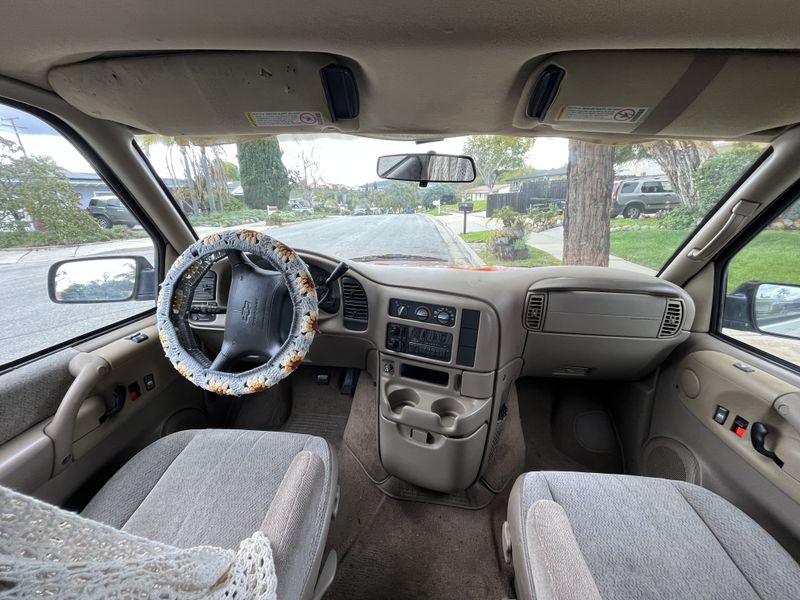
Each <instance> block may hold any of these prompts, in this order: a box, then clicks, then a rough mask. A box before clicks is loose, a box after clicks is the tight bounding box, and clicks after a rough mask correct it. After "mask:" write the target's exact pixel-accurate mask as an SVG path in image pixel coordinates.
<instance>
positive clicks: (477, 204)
mask: <svg viewBox="0 0 800 600" xmlns="http://www.w3.org/2000/svg"><path fill="white" fill-rule="evenodd" d="M485 210H486V200H475V201H474V202H472V212H481V211H485Z"/></svg>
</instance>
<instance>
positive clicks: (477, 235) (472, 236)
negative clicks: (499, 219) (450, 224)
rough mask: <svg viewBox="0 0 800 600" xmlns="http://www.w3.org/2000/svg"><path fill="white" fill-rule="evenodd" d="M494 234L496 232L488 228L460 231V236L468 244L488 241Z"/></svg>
mask: <svg viewBox="0 0 800 600" xmlns="http://www.w3.org/2000/svg"><path fill="white" fill-rule="evenodd" d="M493 234H494V232H493V231H492V230H490V229H487V230H486V231H468V232H467V233H459V234H458V237H460V238H461V239H462V240H464V241H465V242H467V243H468V244H474V243H476V242H488V241H489V240H490V239H491V237H492V235H493Z"/></svg>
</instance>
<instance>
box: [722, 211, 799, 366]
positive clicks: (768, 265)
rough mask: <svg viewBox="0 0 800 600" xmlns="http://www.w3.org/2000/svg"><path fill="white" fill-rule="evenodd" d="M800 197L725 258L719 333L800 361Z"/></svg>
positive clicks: (759, 349) (793, 362)
mask: <svg viewBox="0 0 800 600" xmlns="http://www.w3.org/2000/svg"><path fill="white" fill-rule="evenodd" d="M798 252H800V200H796V201H795V202H794V203H793V204H792V205H791V206H789V208H787V209H786V210H785V211H783V212H782V213H781V214H780V215H779V216H778V217H777V218H776V219H774V220H773V221H772V222H770V224H769V225H767V226H766V227H765V228H764V230H762V231H761V232H760V233H759V234H758V235H756V237H754V238H753V239H752V240H750V242H748V243H747V245H746V246H744V247H743V248H742V249H741V250H739V252H738V253H737V254H736V255H735V256H734V257H733V259H731V261H730V262H729V263H728V267H727V272H726V276H727V277H726V279H727V284H726V285H727V288H726V290H725V298H724V301H723V310H722V311H721V333H722V334H723V335H724V336H726V337H728V338H732V339H733V340H736V341H737V342H738V343H739V344H740V345H745V346H749V347H750V348H753V349H755V350H757V351H760V352H761V353H766V354H769V355H771V356H773V357H775V358H778V359H780V360H782V361H784V362H787V363H791V364H792V365H794V366H795V367H800V258H798Z"/></svg>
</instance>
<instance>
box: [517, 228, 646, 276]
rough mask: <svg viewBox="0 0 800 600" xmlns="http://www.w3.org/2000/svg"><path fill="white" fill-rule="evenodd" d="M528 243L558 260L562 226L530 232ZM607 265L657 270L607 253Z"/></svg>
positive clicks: (560, 250)
mask: <svg viewBox="0 0 800 600" xmlns="http://www.w3.org/2000/svg"><path fill="white" fill-rule="evenodd" d="M527 242H528V245H529V246H533V247H534V248H538V249H539V250H542V251H544V252H547V253H548V254H550V255H551V256H554V257H555V258H557V259H558V260H562V259H563V257H564V228H563V227H554V228H553V229H546V230H545V231H541V232H539V233H532V234H530V235H529V236H528V239H527ZM608 266H609V267H612V268H614V269H624V270H626V271H634V272H636V273H643V274H644V275H655V274H656V273H657V271H655V270H654V269H651V268H649V267H643V266H642V265H637V264H636V263H633V262H631V261H629V260H625V259H624V258H619V257H617V256H612V255H609V257H608Z"/></svg>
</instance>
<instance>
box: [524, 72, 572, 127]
mask: <svg viewBox="0 0 800 600" xmlns="http://www.w3.org/2000/svg"><path fill="white" fill-rule="evenodd" d="M566 73H567V72H566V71H565V70H564V69H562V68H561V67H558V66H556V65H550V66H548V67H546V68H545V69H544V71H542V72H541V74H540V75H539V78H538V79H537V80H536V83H535V84H534V86H533V90H531V99H530V101H529V102H528V116H529V117H531V118H532V119H536V120H537V121H544V116H545V115H546V114H547V111H548V110H550V107H551V106H552V104H553V100H555V99H556V94H557V93H558V88H559V86H560V85H561V80H562V79H564V75H566Z"/></svg>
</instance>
